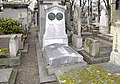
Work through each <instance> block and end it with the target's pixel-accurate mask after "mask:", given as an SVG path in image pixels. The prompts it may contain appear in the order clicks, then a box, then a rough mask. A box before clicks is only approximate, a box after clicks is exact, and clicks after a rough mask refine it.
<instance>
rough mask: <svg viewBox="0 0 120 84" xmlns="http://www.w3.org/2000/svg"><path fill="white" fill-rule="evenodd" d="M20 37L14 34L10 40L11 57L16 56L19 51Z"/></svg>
mask: <svg viewBox="0 0 120 84" xmlns="http://www.w3.org/2000/svg"><path fill="white" fill-rule="evenodd" d="M18 46H19V44H18V37H17V35H12V36H11V38H10V42H9V51H10V57H15V56H16V54H17V52H18V49H19V48H18Z"/></svg>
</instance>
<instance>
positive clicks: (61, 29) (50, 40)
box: [43, 3, 68, 47]
mask: <svg viewBox="0 0 120 84" xmlns="http://www.w3.org/2000/svg"><path fill="white" fill-rule="evenodd" d="M45 10H46V24H45V33H44V35H43V47H44V46H47V45H50V44H54V43H61V44H68V39H67V35H66V32H65V14H64V12H65V7H63V6H60V5H58V4H56V3H55V4H53V5H52V6H50V7H47V8H46V9H45Z"/></svg>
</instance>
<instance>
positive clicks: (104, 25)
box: [99, 6, 109, 34]
mask: <svg viewBox="0 0 120 84" xmlns="http://www.w3.org/2000/svg"><path fill="white" fill-rule="evenodd" d="M102 7H103V6H102ZM106 11H107V10H106V9H105V8H104V7H103V8H102V10H101V16H100V28H99V32H101V33H103V34H108V31H109V27H108V15H107V13H106Z"/></svg>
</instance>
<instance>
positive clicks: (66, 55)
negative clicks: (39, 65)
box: [43, 2, 86, 74]
mask: <svg viewBox="0 0 120 84" xmlns="http://www.w3.org/2000/svg"><path fill="white" fill-rule="evenodd" d="M45 10H46V25H45V33H44V35H43V57H44V59H45V66H46V68H47V71H48V74H54V72H55V70H56V67H61V66H62V65H66V64H69V65H70V64H76V63H81V64H79V65H82V64H83V65H86V63H85V62H84V60H83V57H82V56H81V55H80V54H79V53H78V52H76V51H75V50H74V49H72V48H71V47H70V46H69V45H68V38H67V34H66V32H65V7H63V6H60V5H58V3H57V2H54V3H53V5H51V6H49V7H46V9H45ZM63 68H64V67H63Z"/></svg>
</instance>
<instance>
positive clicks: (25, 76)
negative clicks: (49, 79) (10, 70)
mask: <svg viewBox="0 0 120 84" xmlns="http://www.w3.org/2000/svg"><path fill="white" fill-rule="evenodd" d="M35 40H36V32H35V28H34V26H32V27H31V28H30V32H29V34H28V37H27V39H26V43H27V42H28V44H29V49H28V53H27V54H22V57H21V63H20V65H19V66H17V67H16V68H17V69H18V75H17V79H16V84H39V73H38V65H37V55H36V42H35Z"/></svg>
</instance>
